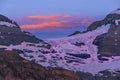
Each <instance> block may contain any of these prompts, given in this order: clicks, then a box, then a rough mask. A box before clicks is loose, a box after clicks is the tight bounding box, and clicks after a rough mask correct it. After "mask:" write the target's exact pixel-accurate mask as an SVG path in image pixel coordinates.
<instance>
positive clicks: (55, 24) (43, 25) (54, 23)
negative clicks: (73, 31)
mask: <svg viewBox="0 0 120 80" xmlns="http://www.w3.org/2000/svg"><path fill="white" fill-rule="evenodd" d="M66 24H67V22H65V21H60V22H57V21H52V22H44V23H38V24H28V25H22V26H21V28H22V29H40V28H50V27H62V26H64V25H66Z"/></svg>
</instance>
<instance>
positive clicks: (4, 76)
mask: <svg viewBox="0 0 120 80" xmlns="http://www.w3.org/2000/svg"><path fill="white" fill-rule="evenodd" d="M0 80H82V79H81V78H80V77H79V76H77V75H76V74H75V73H73V72H71V71H68V70H64V69H60V68H54V69H46V68H44V67H42V66H40V65H38V64H35V63H33V62H30V61H28V60H25V59H23V58H22V57H20V56H19V55H18V53H15V52H12V51H5V50H3V49H0Z"/></svg>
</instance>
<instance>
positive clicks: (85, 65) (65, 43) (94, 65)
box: [0, 24, 120, 75]
mask: <svg viewBox="0 0 120 80" xmlns="http://www.w3.org/2000/svg"><path fill="white" fill-rule="evenodd" d="M109 28H110V24H108V25H106V26H105V25H103V26H101V27H99V28H97V29H96V30H93V31H90V32H87V33H84V34H78V35H74V36H71V37H64V38H58V39H50V40H46V41H47V42H48V43H49V44H51V45H52V48H51V49H46V48H42V47H37V46H39V45H42V43H41V44H34V46H28V45H27V44H33V43H27V42H23V43H22V44H20V45H16V46H14V45H10V46H0V48H6V49H7V50H12V49H19V50H23V51H24V49H27V50H32V51H33V52H25V53H24V54H20V55H21V56H22V57H24V58H25V59H28V60H34V59H35V62H36V63H38V64H40V65H43V66H45V67H49V66H50V67H62V68H65V69H69V70H72V71H83V72H89V73H92V74H93V75H95V74H97V73H98V72H99V71H103V70H109V71H114V70H119V69H120V57H110V58H109V61H104V62H102V63H101V62H99V60H98V58H97V46H95V45H93V44H92V43H93V41H94V39H95V38H96V37H97V36H99V35H101V34H104V33H106V32H108V29H109ZM76 42H83V43H85V45H82V46H76V45H74V44H75V43H76ZM53 49H54V50H55V51H57V53H51V52H50V51H51V50H53ZM39 50H40V51H49V52H50V53H48V54H43V53H42V52H40V51H39ZM69 53H72V54H81V53H85V54H89V55H91V57H90V58H87V59H82V58H78V57H74V56H70V55H68V54H69ZM30 56H33V57H31V58H30ZM71 60H72V61H73V62H71V63H68V61H71Z"/></svg>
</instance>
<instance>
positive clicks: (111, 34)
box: [94, 25, 120, 56]
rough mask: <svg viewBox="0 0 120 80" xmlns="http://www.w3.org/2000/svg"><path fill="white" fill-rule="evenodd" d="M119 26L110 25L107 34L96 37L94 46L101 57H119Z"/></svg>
mask: <svg viewBox="0 0 120 80" xmlns="http://www.w3.org/2000/svg"><path fill="white" fill-rule="evenodd" d="M119 30H120V26H116V25H111V27H110V29H109V31H108V33H106V34H103V35H100V36H98V37H97V38H96V39H95V41H94V44H95V45H97V46H98V49H99V50H98V54H100V55H102V56H120V32H119Z"/></svg>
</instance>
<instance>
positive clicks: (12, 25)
mask: <svg viewBox="0 0 120 80" xmlns="http://www.w3.org/2000/svg"><path fill="white" fill-rule="evenodd" d="M0 25H6V26H9V27H16V25H14V24H12V23H8V22H3V21H0Z"/></svg>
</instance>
